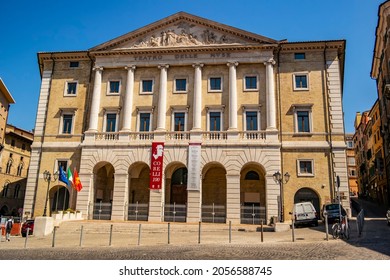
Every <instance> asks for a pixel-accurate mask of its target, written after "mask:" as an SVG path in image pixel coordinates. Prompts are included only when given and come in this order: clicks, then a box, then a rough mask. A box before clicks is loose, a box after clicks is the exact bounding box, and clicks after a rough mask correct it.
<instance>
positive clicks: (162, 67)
mask: <svg viewBox="0 0 390 280" xmlns="http://www.w3.org/2000/svg"><path fill="white" fill-rule="evenodd" d="M168 68H169V65H168V64H160V65H158V69H168Z"/></svg>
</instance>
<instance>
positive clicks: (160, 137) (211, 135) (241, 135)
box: [83, 131, 275, 145]
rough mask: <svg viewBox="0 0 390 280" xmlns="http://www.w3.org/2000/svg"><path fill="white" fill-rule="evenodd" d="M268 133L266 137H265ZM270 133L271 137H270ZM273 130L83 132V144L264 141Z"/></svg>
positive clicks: (254, 142) (256, 142) (258, 142)
mask: <svg viewBox="0 0 390 280" xmlns="http://www.w3.org/2000/svg"><path fill="white" fill-rule="evenodd" d="M267 134H268V137H267ZM271 135H272V136H273V137H271ZM274 136H275V132H272V133H268V132H266V131H233V132H231V131H196V132H192V131H166V132H157V131H154V132H85V137H84V141H83V145H114V144H115V145H121V144H123V145H129V144H134V145H140V144H150V143H151V142H153V141H162V142H165V143H167V144H168V143H181V144H188V143H189V142H190V141H200V142H202V143H204V142H205V143H215V144H218V143H237V142H238V141H239V143H240V144H242V143H248V144H250V143H253V144H262V143H266V142H267V139H268V140H269V139H271V138H272V139H275V137H274Z"/></svg>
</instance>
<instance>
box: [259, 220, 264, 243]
mask: <svg viewBox="0 0 390 280" xmlns="http://www.w3.org/2000/svg"><path fill="white" fill-rule="evenodd" d="M260 227H261V242H264V228H263V219H261V223H260Z"/></svg>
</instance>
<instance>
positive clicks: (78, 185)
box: [73, 168, 83, 192]
mask: <svg viewBox="0 0 390 280" xmlns="http://www.w3.org/2000/svg"><path fill="white" fill-rule="evenodd" d="M73 187H74V188H75V189H76V191H78V192H79V191H81V189H82V188H83V186H82V185H81V181H80V177H79V173H77V170H76V168H75V169H74V172H73Z"/></svg>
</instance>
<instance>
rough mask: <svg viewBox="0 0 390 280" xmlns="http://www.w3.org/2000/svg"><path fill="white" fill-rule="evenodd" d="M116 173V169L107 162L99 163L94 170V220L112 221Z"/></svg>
mask: <svg viewBox="0 0 390 280" xmlns="http://www.w3.org/2000/svg"><path fill="white" fill-rule="evenodd" d="M114 173H115V170H114V167H113V166H112V165H111V164H110V163H107V162H102V163H99V164H98V165H96V166H95V168H94V175H95V176H94V205H93V219H96V220H111V211H112V199H113V195H114V181H115V178H114Z"/></svg>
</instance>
